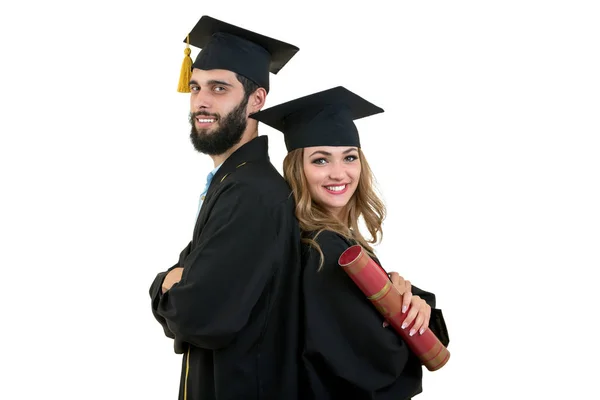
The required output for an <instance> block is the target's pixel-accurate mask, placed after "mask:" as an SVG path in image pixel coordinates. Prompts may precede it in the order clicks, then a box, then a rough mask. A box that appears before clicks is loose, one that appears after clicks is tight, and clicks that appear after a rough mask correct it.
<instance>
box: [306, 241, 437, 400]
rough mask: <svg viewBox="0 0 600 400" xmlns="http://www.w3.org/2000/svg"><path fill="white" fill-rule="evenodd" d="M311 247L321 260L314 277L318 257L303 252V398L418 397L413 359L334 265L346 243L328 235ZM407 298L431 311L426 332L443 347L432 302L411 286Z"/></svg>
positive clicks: (418, 368) (417, 365) (398, 399)
mask: <svg viewBox="0 0 600 400" xmlns="http://www.w3.org/2000/svg"><path fill="white" fill-rule="evenodd" d="M317 243H319V245H320V246H321V250H322V251H323V254H324V256H325V262H324V264H323V267H322V269H321V270H320V271H319V270H318V266H319V260H320V258H319V254H318V252H317V251H315V250H314V249H312V248H310V247H308V246H307V245H305V246H304V249H303V256H304V261H303V264H304V266H303V277H302V297H303V314H304V325H305V337H304V350H303V355H302V359H303V364H304V367H305V374H306V379H307V380H308V382H309V384H308V386H307V388H306V389H305V393H304V395H303V398H305V399H317V400H329V399H336V400H337V399H352V400H362V399H369V400H370V399H377V400H383V399H393V400H403V399H410V398H411V397H412V396H414V395H416V394H418V393H420V392H421V391H422V388H421V381H422V367H421V363H420V361H419V359H418V358H417V357H416V356H415V355H414V354H413V353H412V352H411V351H410V350H409V348H408V347H407V345H406V343H405V342H404V341H403V340H402V339H401V337H400V335H398V334H397V333H396V332H395V331H394V329H393V328H392V327H387V328H384V327H382V323H383V321H384V319H383V317H382V316H381V314H380V313H379V312H378V311H377V310H376V309H375V307H374V306H373V305H372V304H371V303H370V302H369V300H368V299H367V298H366V296H365V295H364V294H363V293H362V292H361V290H360V289H359V288H358V287H357V286H356V284H355V283H354V282H353V281H352V280H351V278H350V277H348V275H347V274H346V272H344V270H343V269H342V268H341V267H340V266H339V265H338V263H337V261H338V258H339V256H340V255H341V254H342V252H343V251H344V250H346V249H347V248H348V247H349V246H350V245H351V244H352V243H349V242H347V241H346V240H345V239H344V238H343V237H342V236H339V235H337V234H335V233H333V232H329V231H325V232H322V233H321V234H320V235H319V236H318V237H317ZM412 293H413V294H418V295H419V296H420V297H421V298H423V299H424V300H425V301H426V302H427V303H428V304H429V305H430V306H431V307H432V316H431V323H430V325H429V326H430V328H431V329H432V330H433V331H434V333H436V335H438V338H440V340H441V341H442V342H444V341H446V343H447V340H446V339H447V332H446V330H445V325H444V322H443V317H442V315H441V310H435V309H434V308H435V296H434V295H433V294H432V293H428V292H425V291H423V290H421V289H419V288H417V287H415V286H413V287H412ZM442 338H443V339H442Z"/></svg>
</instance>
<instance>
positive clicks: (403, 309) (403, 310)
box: [402, 306, 408, 314]
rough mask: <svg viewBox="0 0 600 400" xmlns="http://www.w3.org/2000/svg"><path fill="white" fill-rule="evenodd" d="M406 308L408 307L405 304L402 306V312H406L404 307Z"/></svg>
mask: <svg viewBox="0 0 600 400" xmlns="http://www.w3.org/2000/svg"><path fill="white" fill-rule="evenodd" d="M407 308H408V307H406V306H402V314H404V313H405V312H406V309H407Z"/></svg>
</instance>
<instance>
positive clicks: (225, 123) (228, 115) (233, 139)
mask: <svg viewBox="0 0 600 400" xmlns="http://www.w3.org/2000/svg"><path fill="white" fill-rule="evenodd" d="M190 91H191V96H190V124H191V126H192V129H191V133H190V138H191V140H192V143H193V145H194V147H195V148H196V150H198V151H199V152H201V153H204V154H208V155H219V154H223V153H225V152H226V151H227V150H229V149H230V148H231V147H233V146H234V145H236V144H237V143H239V141H240V140H241V138H242V134H243V133H244V130H245V129H246V124H247V118H248V113H247V110H246V108H247V107H246V106H247V104H248V99H247V98H246V97H245V96H244V87H243V86H242V84H241V83H240V81H239V80H238V79H237V78H236V76H235V73H233V72H231V71H227V70H222V69H213V70H208V71H206V70H201V69H194V70H193V71H192V79H191V81H190Z"/></svg>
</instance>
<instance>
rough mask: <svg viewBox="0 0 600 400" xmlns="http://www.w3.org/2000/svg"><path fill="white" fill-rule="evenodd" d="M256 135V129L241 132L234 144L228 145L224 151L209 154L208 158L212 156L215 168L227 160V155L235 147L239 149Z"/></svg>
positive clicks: (233, 150) (234, 149)
mask: <svg viewBox="0 0 600 400" xmlns="http://www.w3.org/2000/svg"><path fill="white" fill-rule="evenodd" d="M257 136H258V130H256V129H255V130H254V131H245V132H244V133H243V134H242V139H241V140H240V141H239V142H238V143H237V144H236V145H234V146H232V147H230V148H229V149H228V150H227V151H226V152H225V153H223V154H217V155H214V156H210V158H212V160H213V163H214V167H215V168H217V167H218V166H219V165H221V164H223V163H224V162H225V160H227V159H228V158H229V156H230V155H232V154H233V153H234V152H235V151H236V150H237V149H239V148H240V147H242V146H243V145H245V144H246V143H248V142H250V141H251V140H252V139H254V138H256V137H257Z"/></svg>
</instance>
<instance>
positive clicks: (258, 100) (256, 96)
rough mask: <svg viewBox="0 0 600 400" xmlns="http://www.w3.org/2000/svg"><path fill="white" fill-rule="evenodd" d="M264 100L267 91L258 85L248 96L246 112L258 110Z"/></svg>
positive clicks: (252, 112)
mask: <svg viewBox="0 0 600 400" xmlns="http://www.w3.org/2000/svg"><path fill="white" fill-rule="evenodd" d="M265 101H267V91H266V90H265V89H264V88H261V87H259V88H258V89H256V90H255V91H254V93H252V94H251V95H250V97H249V98H248V108H247V111H248V114H254V113H256V112H259V111H260V110H261V109H262V108H263V107H264V105H265Z"/></svg>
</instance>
